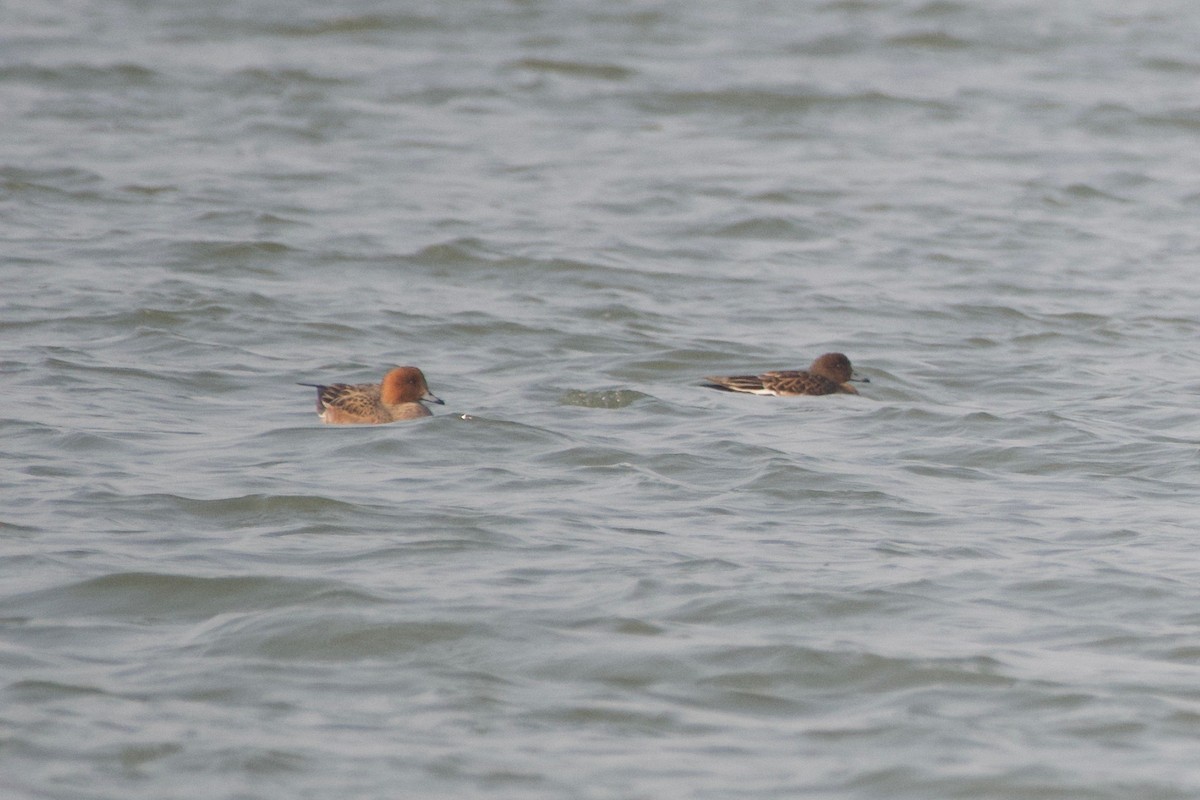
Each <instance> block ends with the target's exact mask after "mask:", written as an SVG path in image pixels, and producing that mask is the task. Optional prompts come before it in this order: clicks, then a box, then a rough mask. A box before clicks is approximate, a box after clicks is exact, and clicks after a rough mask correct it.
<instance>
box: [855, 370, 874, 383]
mask: <svg viewBox="0 0 1200 800" xmlns="http://www.w3.org/2000/svg"><path fill="white" fill-rule="evenodd" d="M850 380H852V381H854V382H855V383H870V382H871V379H870V378H864V377H863V376H861V375H859V374H858V373H857V372H851V373H850Z"/></svg>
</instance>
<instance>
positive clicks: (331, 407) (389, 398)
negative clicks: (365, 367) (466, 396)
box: [300, 367, 444, 425]
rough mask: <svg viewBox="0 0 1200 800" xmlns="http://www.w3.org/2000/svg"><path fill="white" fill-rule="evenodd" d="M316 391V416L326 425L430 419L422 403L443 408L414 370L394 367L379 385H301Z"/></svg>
mask: <svg viewBox="0 0 1200 800" xmlns="http://www.w3.org/2000/svg"><path fill="white" fill-rule="evenodd" d="M300 385H301V386H315V387H316V389H317V414H319V415H320V417H321V421H322V422H324V423H326V424H328V425H378V424H381V423H384V422H395V421H396V420H401V419H415V418H417V417H431V416H433V412H431V411H430V410H429V409H428V408H426V407H425V406H424V405H422V403H421V401H422V400H428V401H429V402H431V403H437V404H438V405H444V403H443V402H442V400H440V399H439V398H437V397H435V396H434V394H433V392H431V391H429V384H427V383H425V375H424V374H423V373H422V372H421V370H419V369H417V368H416V367H396V368H395V369H392V370H389V371H388V373H387V374H386V375H384V376H383V380H382V381H381V382H380V383H354V384H347V383H331V384H329V385H328V386H325V385H323V384H319V383H302V384H300Z"/></svg>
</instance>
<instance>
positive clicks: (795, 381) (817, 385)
mask: <svg viewBox="0 0 1200 800" xmlns="http://www.w3.org/2000/svg"><path fill="white" fill-rule="evenodd" d="M705 380H707V381H712V383H706V384H704V385H705V386H707V387H708V388H710V389H720V390H722V391H725V392H746V393H748V394H768V395H776V396H779V397H789V396H794V395H805V394H808V395H813V394H837V393H839V392H841V393H844V394H858V390H857V389H855V388H854V387H853V386H851V385H850V381H861V382H863V383H870V382H871V381H870V379H868V378H860V377H859V376H858V375H857V374H856V373H855V372H854V368H853V367H851V366H850V359H848V358H846V356H844V355H842V354H841V353H826V354H825V355H823V356H820V357H818V358H817V360H816V361H814V362H813V363H812V366H810V367H809V368H808V371H807V372H805V371H804V370H796V369H785V370H778V371H775V372H764V373H763V374H762V375H732V376H729V377H719V376H718V377H712V376H710V377H708V378H705Z"/></svg>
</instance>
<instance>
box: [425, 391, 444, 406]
mask: <svg viewBox="0 0 1200 800" xmlns="http://www.w3.org/2000/svg"><path fill="white" fill-rule="evenodd" d="M421 399H422V400H425V401H427V402H430V403H437V404H438V405H439V406H444V405H446V401H445V400H443V399H442V398H440V397H438V396H437V395H436V394H434V393H433V392H426V393H425V396H424V397H422V398H421Z"/></svg>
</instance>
